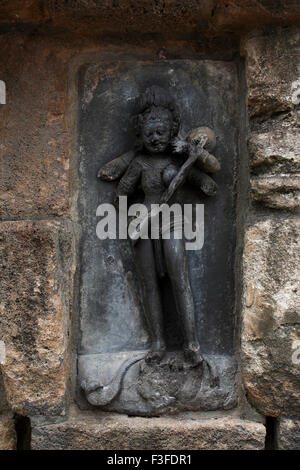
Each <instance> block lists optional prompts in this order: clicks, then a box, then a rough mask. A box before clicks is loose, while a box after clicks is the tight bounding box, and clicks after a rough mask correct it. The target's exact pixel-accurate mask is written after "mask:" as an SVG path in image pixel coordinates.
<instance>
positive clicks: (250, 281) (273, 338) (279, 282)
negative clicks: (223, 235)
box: [242, 219, 300, 416]
mask: <svg viewBox="0 0 300 470" xmlns="http://www.w3.org/2000/svg"><path fill="white" fill-rule="evenodd" d="M299 228H300V220H299V219H278V220H276V219H274V220H271V219H265V220H262V221H259V222H257V223H255V224H253V225H252V226H250V227H248V229H247V231H246V237H245V250H244V300H243V328H242V371H243V379H244V384H245V387H246V391H247V396H248V399H249V400H250V402H251V403H252V404H253V405H254V406H255V407H256V408H257V409H258V410H259V411H260V412H261V413H262V414H264V415H265V416H278V415H280V414H284V413H285V414H286V413H293V412H295V413H299V394H300V388H299V378H300V368H299V355H300V349H299V345H300V341H299V340H300V284H299V279H300V263H299V254H300V249H299ZM297 351H298V353H297Z"/></svg>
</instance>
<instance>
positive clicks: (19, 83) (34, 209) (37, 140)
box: [0, 34, 70, 218]
mask: <svg viewBox="0 0 300 470" xmlns="http://www.w3.org/2000/svg"><path fill="white" fill-rule="evenodd" d="M0 48H1V57H0V70H1V80H4V81H5V83H6V89H7V97H6V104H5V105H1V106H2V107H1V120H0V127H1V144H0V158H1V179H0V216H1V217H2V218H12V217H19V218H20V217H23V218H24V217H29V218H30V217H32V214H35V215H43V216H44V215H48V216H62V215H64V214H66V213H68V206H69V157H70V147H69V144H70V142H69V139H70V134H69V129H68V126H67V118H66V114H65V113H66V100H67V68H66V64H65V61H67V57H68V54H67V53H65V50H64V48H63V47H60V50H59V51H58V50H56V51H55V46H54V45H53V40H50V41H49V40H48V42H47V39H46V40H45V39H41V38H36V39H35V40H33V39H32V37H31V38H30V37H29V36H28V35H27V34H23V35H17V34H16V35H15V34H7V35H1V36H0Z"/></svg>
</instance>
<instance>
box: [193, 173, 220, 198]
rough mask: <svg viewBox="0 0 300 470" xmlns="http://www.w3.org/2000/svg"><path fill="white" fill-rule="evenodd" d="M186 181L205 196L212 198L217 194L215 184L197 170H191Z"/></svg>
mask: <svg viewBox="0 0 300 470" xmlns="http://www.w3.org/2000/svg"><path fill="white" fill-rule="evenodd" d="M187 179H188V182H189V183H191V184H192V185H193V186H196V187H197V188H199V189H201V190H202V191H203V192H204V194H206V195H207V196H214V195H215V194H216V192H217V189H218V186H217V183H215V181H214V180H213V179H212V178H211V177H210V176H208V175H206V174H205V173H203V171H200V170H198V168H195V167H194V168H191V169H190V171H189V174H188V177H187Z"/></svg>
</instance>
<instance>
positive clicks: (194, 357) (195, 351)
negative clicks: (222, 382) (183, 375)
mask: <svg viewBox="0 0 300 470" xmlns="http://www.w3.org/2000/svg"><path fill="white" fill-rule="evenodd" d="M183 352H184V358H185V360H186V361H187V362H189V363H190V364H191V366H192V367H197V366H199V365H200V364H202V362H203V360H204V359H203V357H202V355H201V353H200V346H199V344H198V343H189V344H188V345H187V346H186V347H185V348H184V351H183Z"/></svg>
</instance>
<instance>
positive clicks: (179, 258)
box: [163, 239, 203, 365]
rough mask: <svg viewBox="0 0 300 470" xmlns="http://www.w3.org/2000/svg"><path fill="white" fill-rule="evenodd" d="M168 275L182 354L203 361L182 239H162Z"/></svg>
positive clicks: (196, 363)
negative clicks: (178, 324)
mask: <svg viewBox="0 0 300 470" xmlns="http://www.w3.org/2000/svg"><path fill="white" fill-rule="evenodd" d="M163 246H164V254H165V260H166V266H167V271H168V275H169V277H170V280H171V284H172V289H173V293H174V297H175V302H176V307H177V310H178V314H179V316H180V321H181V324H182V327H183V331H184V355H185V357H186V359H187V360H188V361H190V362H191V363H192V364H194V365H198V364H200V363H201V362H202V361H203V358H202V356H201V354H200V345H199V342H198V339H197V334H196V325H195V309H194V302H193V295H192V290H191V285H190V280H189V272H188V264H187V259H186V252H185V247H184V240H174V239H170V240H163Z"/></svg>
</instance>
